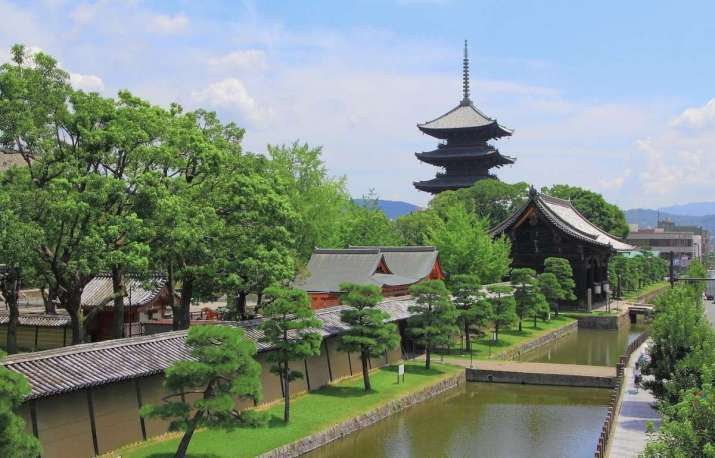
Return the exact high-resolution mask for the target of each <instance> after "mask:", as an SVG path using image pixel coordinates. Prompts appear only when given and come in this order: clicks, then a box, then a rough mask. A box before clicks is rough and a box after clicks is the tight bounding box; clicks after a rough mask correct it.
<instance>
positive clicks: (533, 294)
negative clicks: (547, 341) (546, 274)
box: [511, 268, 548, 332]
mask: <svg viewBox="0 0 715 458" xmlns="http://www.w3.org/2000/svg"><path fill="white" fill-rule="evenodd" d="M511 284H512V286H513V287H514V300H515V301H516V315H517V316H518V317H519V332H521V330H522V328H521V324H522V321H523V320H524V318H526V317H528V316H531V317H533V318H534V327H536V319H537V317H539V316H540V315H541V314H543V313H545V312H547V311H548V304H547V303H546V299H545V298H544V295H543V294H541V291H539V281H538V278H537V276H536V272H535V271H534V269H529V268H523V269H514V270H513V271H512V272H511Z"/></svg>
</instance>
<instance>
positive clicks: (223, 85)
mask: <svg viewBox="0 0 715 458" xmlns="http://www.w3.org/2000/svg"><path fill="white" fill-rule="evenodd" d="M191 95H192V97H193V98H194V100H196V101H197V102H202V103H208V104H209V105H211V106H214V107H221V108H228V109H237V110H238V111H239V112H240V113H242V114H243V115H244V116H246V117H247V118H249V119H251V120H260V119H261V118H263V112H262V110H259V109H258V106H257V104H256V100H255V99H254V98H253V97H251V95H250V94H249V93H248V90H247V89H246V86H245V84H243V81H241V80H240V79H238V78H227V79H225V80H222V81H217V82H215V83H211V84H209V85H208V87H207V88H206V89H204V90H201V91H195V92H192V93H191Z"/></svg>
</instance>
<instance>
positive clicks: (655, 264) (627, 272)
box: [608, 250, 668, 297]
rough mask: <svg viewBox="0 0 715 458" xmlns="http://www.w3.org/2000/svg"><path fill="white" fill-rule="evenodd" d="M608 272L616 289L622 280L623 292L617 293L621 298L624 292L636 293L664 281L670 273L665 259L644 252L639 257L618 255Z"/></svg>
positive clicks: (612, 261)
mask: <svg viewBox="0 0 715 458" xmlns="http://www.w3.org/2000/svg"><path fill="white" fill-rule="evenodd" d="M608 272H609V276H610V278H611V283H612V284H614V283H615V287H616V288H618V285H619V280H620V287H621V291H616V292H617V294H618V296H619V297H620V296H621V295H622V292H623V291H624V290H625V291H635V290H638V289H639V288H642V287H643V286H646V285H649V284H652V283H656V282H659V281H662V280H663V278H664V277H665V276H666V274H667V273H668V264H667V262H666V261H665V260H664V259H663V258H661V257H659V256H656V255H653V253H652V252H651V251H647V250H644V251H641V253H640V254H639V255H637V256H626V255H618V256H615V257H613V258H611V260H610V262H609V263H608Z"/></svg>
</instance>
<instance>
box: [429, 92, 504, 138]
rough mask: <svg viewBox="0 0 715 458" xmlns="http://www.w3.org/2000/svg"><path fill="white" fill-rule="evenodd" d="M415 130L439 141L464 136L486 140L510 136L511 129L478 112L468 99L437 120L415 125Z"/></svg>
mask: <svg viewBox="0 0 715 458" xmlns="http://www.w3.org/2000/svg"><path fill="white" fill-rule="evenodd" d="M417 128H418V129H420V130H421V131H422V132H424V133H425V134H427V135H430V136H432V137H435V138H440V139H449V138H450V137H454V136H456V135H465V134H466V135H468V136H470V137H474V138H481V139H484V140H488V139H490V138H500V137H507V136H510V135H511V134H512V130H511V129H508V128H506V127H504V126H502V125H500V124H499V123H498V122H497V121H496V119H492V118H490V117H488V116H487V115H485V114H484V113H482V112H481V111H479V109H478V108H477V107H475V106H474V104H472V102H471V100H469V99H468V98H466V99H465V100H463V101H462V103H460V104H459V105H457V107H455V108H453V109H452V110H450V111H448V112H447V113H445V114H443V115H442V116H440V117H439V118H436V119H433V120H432V121H428V122H426V123H423V124H417Z"/></svg>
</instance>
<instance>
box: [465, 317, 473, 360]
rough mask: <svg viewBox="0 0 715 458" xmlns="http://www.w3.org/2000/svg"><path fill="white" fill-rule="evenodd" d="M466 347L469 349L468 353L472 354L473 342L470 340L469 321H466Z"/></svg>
mask: <svg viewBox="0 0 715 458" xmlns="http://www.w3.org/2000/svg"><path fill="white" fill-rule="evenodd" d="M464 346H465V347H467V353H471V352H472V341H471V340H470V339H469V321H467V320H466V319H465V320H464Z"/></svg>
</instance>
